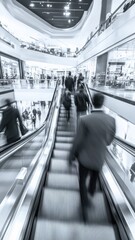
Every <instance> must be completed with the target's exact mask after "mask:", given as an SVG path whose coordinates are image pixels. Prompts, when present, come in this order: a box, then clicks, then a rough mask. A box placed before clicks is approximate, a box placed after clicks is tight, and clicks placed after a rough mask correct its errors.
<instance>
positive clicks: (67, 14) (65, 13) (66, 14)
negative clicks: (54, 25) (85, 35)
mask: <svg viewBox="0 0 135 240" xmlns="http://www.w3.org/2000/svg"><path fill="white" fill-rule="evenodd" d="M70 14H71V13H70V12H64V13H63V15H65V16H66V17H68V16H70Z"/></svg>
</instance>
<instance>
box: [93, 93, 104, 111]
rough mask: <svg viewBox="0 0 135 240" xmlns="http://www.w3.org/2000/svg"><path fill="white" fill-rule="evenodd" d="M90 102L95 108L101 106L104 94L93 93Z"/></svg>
mask: <svg viewBox="0 0 135 240" xmlns="http://www.w3.org/2000/svg"><path fill="white" fill-rule="evenodd" d="M92 102H93V105H94V107H95V108H101V107H102V106H103V103H104V95H103V94H101V93H95V94H94V95H93V99H92Z"/></svg>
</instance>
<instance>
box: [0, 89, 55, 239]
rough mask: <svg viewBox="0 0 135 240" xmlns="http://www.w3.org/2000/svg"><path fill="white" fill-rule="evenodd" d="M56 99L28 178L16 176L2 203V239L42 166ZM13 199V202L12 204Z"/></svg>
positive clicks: (0, 237)
mask: <svg viewBox="0 0 135 240" xmlns="http://www.w3.org/2000/svg"><path fill="white" fill-rule="evenodd" d="M57 93H58V96H57V97H59V90H58V92H57ZM54 100H55V99H54ZM54 100H53V104H52V105H51V109H52V112H53V113H51V111H50V114H51V115H52V119H51V121H50V118H49V117H48V121H49V124H46V126H47V134H46V136H45V140H44V144H43V146H42V149H40V150H39V152H38V153H37V156H36V157H35V158H36V159H35V160H34V159H33V161H32V163H31V166H30V168H31V169H30V170H29V174H27V177H26V179H23V181H24V182H23V181H21V182H20V179H19V180H18V178H16V180H15V182H14V184H13V185H12V187H11V189H10V191H9V192H8V194H7V196H6V197H5V198H4V200H3V202H2V204H1V205H0V218H1V221H0V239H3V235H4V234H5V231H6V228H7V227H8V225H9V223H10V221H11V219H12V216H13V214H14V212H15V209H16V207H17V205H18V202H19V200H20V197H21V196H22V193H23V191H25V187H26V184H27V183H28V182H29V180H30V178H31V176H33V172H34V170H35V169H36V167H37V166H38V165H40V166H39V167H40V168H41V165H42V164H41V163H40V164H39V159H40V157H41V155H42V152H43V153H45V151H43V148H44V145H45V144H46V142H47V139H48V136H49V132H50V131H51V123H52V120H53V116H54V114H55V109H56V106H57V105H56V104H57V100H56V101H54ZM57 107H58V106H57ZM55 127H56V126H55ZM20 183H21V184H20ZM18 189H20V191H21V193H20V192H19V193H18ZM15 193H16V195H15ZM10 198H11V200H10ZM12 199H15V200H16V201H15V200H14V201H12ZM11 201H12V202H13V203H12V204H10V202H11ZM11 206H12V207H11ZM7 207H8V211H7ZM5 212H6V214H5ZM3 215H4V222H3V218H2V216H3Z"/></svg>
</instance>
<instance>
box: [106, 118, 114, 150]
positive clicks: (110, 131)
mask: <svg viewBox="0 0 135 240" xmlns="http://www.w3.org/2000/svg"><path fill="white" fill-rule="evenodd" d="M115 133H116V123H115V119H114V118H113V119H112V123H111V124H109V129H108V134H107V146H108V145H110V144H111V142H112V141H113V139H114V137H115Z"/></svg>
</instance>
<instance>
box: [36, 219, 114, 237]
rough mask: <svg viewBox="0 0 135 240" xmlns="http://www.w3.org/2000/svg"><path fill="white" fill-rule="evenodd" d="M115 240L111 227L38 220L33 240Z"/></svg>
mask: <svg viewBox="0 0 135 240" xmlns="http://www.w3.org/2000/svg"><path fill="white" fill-rule="evenodd" d="M44 239H46V240H85V239H86V240H116V239H117V238H116V233H115V228H114V227H113V226H111V225H109V224H108V225H83V224H80V223H73V222H70V223H65V222H58V221H49V220H45V219H38V221H37V224H36V229H35V236H34V238H33V240H44Z"/></svg>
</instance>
